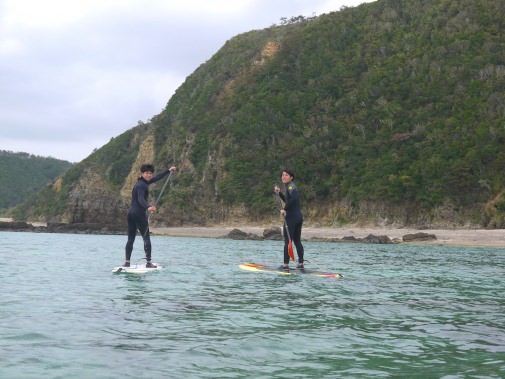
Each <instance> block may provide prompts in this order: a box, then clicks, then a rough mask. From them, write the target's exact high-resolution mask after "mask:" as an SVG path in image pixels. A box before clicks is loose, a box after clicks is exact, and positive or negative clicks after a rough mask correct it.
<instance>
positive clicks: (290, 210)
mask: <svg viewBox="0 0 505 379" xmlns="http://www.w3.org/2000/svg"><path fill="white" fill-rule="evenodd" d="M285 190H286V194H285V195H284V194H283V193H282V192H279V196H280V198H281V199H282V200H283V201H284V203H285V205H284V210H285V211H286V224H287V226H288V230H289V236H290V237H291V240H292V241H293V243H294V244H295V246H296V253H297V255H298V263H303V252H304V250H303V245H302V242H301V238H302V224H303V216H302V211H301V209H300V198H299V197H298V190H297V189H296V185H295V183H293V182H290V183H287V184H286V185H285ZM288 244H289V238H288V233H286V227H285V226H284V264H288V263H289V254H288Z"/></svg>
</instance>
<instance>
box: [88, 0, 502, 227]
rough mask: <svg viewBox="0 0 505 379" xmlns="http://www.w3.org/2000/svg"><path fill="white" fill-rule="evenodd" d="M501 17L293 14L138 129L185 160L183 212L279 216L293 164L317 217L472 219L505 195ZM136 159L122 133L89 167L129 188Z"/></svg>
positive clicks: (207, 69)
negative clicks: (284, 177) (278, 195)
mask: <svg viewBox="0 0 505 379" xmlns="http://www.w3.org/2000/svg"><path fill="white" fill-rule="evenodd" d="M504 20H505V3H504V2H503V1H501V0H489V1H475V0H425V1H422V2H419V1H401V0H379V1H376V2H373V3H369V4H363V5H361V6H359V7H356V8H343V9H342V10H341V11H339V12H334V13H331V14H327V15H323V16H320V17H312V18H308V19H305V18H303V17H294V18H291V19H290V21H288V19H286V18H284V19H283V20H282V25H280V26H272V27H270V28H268V29H265V30H255V31H251V32H248V33H244V34H242V35H239V36H237V37H235V38H233V39H231V40H229V41H228V42H227V43H226V44H225V45H224V46H223V48H222V49H220V50H219V51H218V52H217V53H216V54H215V55H214V56H213V57H212V58H211V59H210V60H209V61H207V62H205V63H204V64H202V65H201V66H200V67H199V68H198V69H197V70H196V71H195V72H194V73H193V74H192V75H191V76H189V77H188V78H187V79H186V81H185V83H184V84H183V85H182V86H181V87H180V88H179V89H178V90H177V91H176V93H175V94H174V96H173V97H172V98H171V99H170V101H169V102H168V104H167V106H166V108H165V109H164V110H163V111H162V112H161V113H160V114H159V115H157V116H155V117H153V118H152V120H150V121H149V123H147V124H143V125H139V126H137V127H136V128H134V129H133V130H132V131H131V132H132V133H133V134H136V133H137V134H139V135H144V134H146V133H147V132H152V133H154V134H155V137H156V160H157V161H158V162H167V161H169V162H176V163H177V164H179V165H181V164H182V165H183V167H184V168H185V172H184V173H181V175H180V176H178V178H177V179H176V183H177V180H181V181H183V182H184V187H185V189H184V191H183V190H182V188H179V189H177V186H176V187H175V189H174V191H175V193H174V194H173V195H174V196H173V198H172V201H173V202H174V203H172V204H171V205H172V206H173V207H174V208H177V207H179V208H180V209H186V210H188V209H199V210H200V212H202V213H203V217H206V218H207V219H209V220H212V219H213V218H216V219H218V218H219V217H222V216H219V217H216V216H214V213H213V212H214V211H215V209H216V208H217V207H218V206H221V207H223V208H227V207H240V206H243V207H245V208H246V209H247V212H248V214H249V216H250V218H251V219H254V218H258V219H261V218H262V217H265V214H270V213H271V212H272V198H271V188H272V184H273V181H277V182H278V174H279V171H280V169H281V168H282V167H284V166H289V167H291V168H293V169H294V170H295V172H296V173H297V183H298V184H299V188H300V190H301V193H302V200H303V203H304V209H305V210H306V213H307V214H308V213H312V214H317V215H320V214H323V215H326V216H327V219H329V220H331V221H332V222H333V221H334V220H335V219H334V217H333V215H329V214H327V213H328V212H330V210H329V208H330V205H332V206H333V208H335V207H337V208H338V205H339V204H344V203H345V204H347V205H348V208H349V209H353V210H354V216H355V217H357V216H356V215H359V217H370V218H372V219H373V218H377V217H379V218H388V217H389V216H391V214H393V213H394V210H395V209H396V210H398V209H400V210H405V211H406V212H407V213H408V214H409V215H408V216H405V217H403V221H404V222H405V223H409V222H417V221H416V220H424V222H427V223H429V222H430V219H432V218H436V217H437V215H436V213H437V212H438V211H437V210H439V209H445V208H447V207H450V208H451V209H450V212H449V211H448V212H447V213H451V214H460V215H462V218H459V219H458V222H461V223H466V222H470V223H474V224H475V223H478V222H481V220H483V219H485V218H486V217H484V216H483V214H484V208H485V205H486V204H487V203H489V202H492V201H494V199H495V198H497V196H499V195H500V194H501V193H502V192H503V191H504V189H505V176H504V175H503V171H504V168H505V152H504V145H505V124H504V121H503V120H504V119H505V95H504V93H505V55H504V54H503V52H504V51H505V38H504V37H503V33H502V31H503V30H504V26H505V25H504V24H505V21H504ZM118 138H120V137H118ZM137 152H138V144H135V145H132V144H129V142H128V143H127V140H126V139H125V140H119V141H116V139H115V140H113V141H111V143H110V144H108V145H107V146H106V147H104V148H103V149H102V150H101V151H100V150H99V151H97V152H96V153H95V154H92V155H91V156H90V157H89V158H88V159H89V160H90V161H89V162H83V163H82V164H88V165H89V164H90V163H91V162H92V161H93V162H95V164H97V165H100V166H101V167H103V169H105V170H106V171H107V172H109V177H108V179H109V181H110V183H111V185H113V186H118V185H119V184H120V183H122V180H123V178H124V177H125V176H126V175H127V172H128V171H129V168H130V167H131V164H132V162H133V161H134V159H135V156H136V154H137ZM181 183H182V182H179V184H181ZM181 187H182V186H181ZM177 191H180V193H179V194H178V195H177V196H175V195H176V194H177ZM177 199H179V200H178V201H179V203H177ZM189 199H192V202H193V203H192V204H191V206H189V205H188V203H187V202H188V201H190V200H189ZM370 204H375V208H374V209H377V208H380V207H382V208H381V209H382V211H381V212H382V213H380V212H379V213H380V214H377V212H376V211H372V210H371V209H372V208H373V207H371V206H370ZM274 206H275V204H274ZM367 207H368V208H367ZM502 208H504V207H502V200H499V201H497V202H496V207H495V208H494V210H493V212H492V215H490V214H488V215H487V217H488V220H487V221H485V223H490V224H492V225H495V226H496V225H501V223H498V224H496V223H493V221H490V220H489V217H493V218H494V219H495V220H496V219H499V213H500V212H504V211H503V210H502ZM334 211H335V210H334ZM335 212H337V213H339V212H338V210H336V211H335ZM496 212H498V214H496ZM341 214H343V213H341ZM351 216H352V215H351ZM351 216H350V217H351ZM443 217H444V216H440V217H439V218H443ZM465 218H466V219H465ZM501 219H503V217H501ZM337 221H338V222H347V221H349V220H348V219H347V218H346V217H345V216H338V217H337ZM451 221H453V220H451Z"/></svg>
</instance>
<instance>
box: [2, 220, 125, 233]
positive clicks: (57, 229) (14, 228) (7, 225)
mask: <svg viewBox="0 0 505 379" xmlns="http://www.w3.org/2000/svg"><path fill="white" fill-rule="evenodd" d="M1 231H4V232H34V233H72V234H119V235H122V234H126V225H105V224H85V223H76V224H64V223H48V224H47V226H33V225H32V224H29V223H26V222H19V221H13V222H0V232H1Z"/></svg>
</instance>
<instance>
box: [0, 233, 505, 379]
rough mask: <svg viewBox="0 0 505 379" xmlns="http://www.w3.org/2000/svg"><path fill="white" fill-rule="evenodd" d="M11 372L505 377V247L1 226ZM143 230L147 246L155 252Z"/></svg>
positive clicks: (5, 372)
mask: <svg viewBox="0 0 505 379" xmlns="http://www.w3.org/2000/svg"><path fill="white" fill-rule="evenodd" d="M0 236H1V237H2V247H1V248H0V257H1V261H2V263H3V265H2V269H1V270H0V283H1V285H2V296H1V298H0V378H23V379H24V378H28V379H29V378H503V377H505V317H504V316H505V295H504V293H505V284H504V278H505V249H482V248H449V247H426V246H399V245H391V246H389V245H362V244H335V243H333V244H332V243H309V242H306V243H305V248H306V255H307V259H309V260H310V261H312V264H311V265H307V267H311V268H315V269H324V270H325V271H333V272H340V273H342V274H344V275H345V277H344V278H343V279H328V278H318V277H311V276H302V275H296V276H295V275H290V276H285V275H276V274H271V273H254V272H248V271H243V270H240V269H239V267H238V265H239V264H240V263H243V262H257V263H266V264H278V263H280V260H281V254H282V253H281V249H282V245H281V244H282V243H281V242H273V241H232V240H225V239H204V238H170V237H155V238H153V251H154V252H153V257H154V260H155V261H156V262H159V263H161V264H164V265H169V266H170V267H169V269H164V270H162V271H159V272H154V273H148V274H143V275H132V274H130V275H128V274H119V275H114V274H112V273H111V272H110V270H111V269H112V268H113V267H114V266H117V265H119V264H121V263H122V262H123V259H124V258H123V250H124V244H125V242H126V237H125V236H91V235H69V234H37V233H8V232H5V233H1V234H0ZM140 249H141V241H137V243H136V245H135V250H134V255H133V260H135V259H138V258H141V256H142V253H141V251H140Z"/></svg>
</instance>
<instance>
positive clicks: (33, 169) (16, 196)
mask: <svg viewBox="0 0 505 379" xmlns="http://www.w3.org/2000/svg"><path fill="white" fill-rule="evenodd" d="M71 165H72V163H70V162H67V161H62V160H59V159H55V158H47V157H39V156H35V155H31V154H27V153H13V152H10V151H3V150H1V151H0V211H2V212H4V211H5V210H6V209H8V208H11V207H13V206H14V205H16V204H18V203H21V202H22V201H24V200H25V199H26V198H27V197H29V196H31V195H34V194H36V193H37V192H39V191H41V190H42V189H43V188H44V187H45V186H46V185H47V184H49V183H51V182H52V181H53V180H54V179H56V177H58V176H59V175H61V174H63V173H64V172H65V171H66V170H67V169H68V168H69V167H70V166H71Z"/></svg>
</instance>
